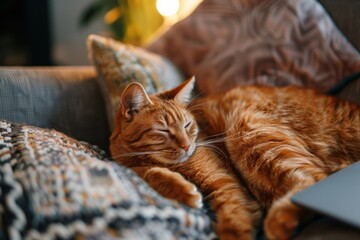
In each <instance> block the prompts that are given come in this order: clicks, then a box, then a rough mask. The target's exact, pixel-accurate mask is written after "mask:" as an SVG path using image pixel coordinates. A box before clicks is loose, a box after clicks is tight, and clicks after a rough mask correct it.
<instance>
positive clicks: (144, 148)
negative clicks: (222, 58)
mask: <svg viewBox="0 0 360 240" xmlns="http://www.w3.org/2000/svg"><path fill="white" fill-rule="evenodd" d="M194 82H195V79H194V78H192V79H190V80H188V81H186V82H184V83H183V84H181V85H179V86H178V87H176V88H174V89H172V90H169V91H166V92H163V93H160V94H157V95H154V96H149V95H147V93H146V92H145V90H144V88H143V87H142V86H141V85H140V84H138V83H132V84H130V85H129V86H127V88H126V89H125V90H124V92H123V95H122V98H121V104H120V109H119V111H118V113H117V116H116V119H115V127H114V131H113V134H112V136H111V138H110V150H111V155H112V157H113V158H114V159H115V160H119V161H122V159H128V158H129V157H131V158H138V159H139V158H141V159H148V160H151V161H152V162H154V161H155V162H159V163H162V164H165V165H169V164H176V163H181V162H184V161H186V160H188V159H189V157H190V156H191V155H192V154H193V152H194V150H195V146H196V145H195V140H196V137H197V133H198V127H197V125H196V122H195V119H194V117H193V116H192V114H191V113H190V112H189V111H187V110H186V104H187V103H188V101H189V100H190V95H191V91H192V89H193V87H194Z"/></svg>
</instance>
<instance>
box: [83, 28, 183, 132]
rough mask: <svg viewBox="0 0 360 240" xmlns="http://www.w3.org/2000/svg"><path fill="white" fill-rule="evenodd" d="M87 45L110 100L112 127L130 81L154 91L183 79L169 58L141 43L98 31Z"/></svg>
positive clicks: (102, 85)
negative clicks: (117, 38) (109, 36)
mask: <svg viewBox="0 0 360 240" xmlns="http://www.w3.org/2000/svg"><path fill="white" fill-rule="evenodd" d="M87 45H88V51H89V57H90V59H91V61H92V62H93V64H94V65H95V67H96V71H97V74H98V80H99V82H100V86H101V88H102V91H103V94H104V97H105V101H106V103H107V111H108V118H109V123H110V127H111V129H112V128H113V122H114V120H113V119H114V116H115V113H116V111H117V110H118V106H119V102H120V98H121V93H122V91H123V90H124V88H125V87H126V86H127V85H128V84H129V83H131V82H134V81H136V82H139V83H141V84H142V85H143V86H144V88H145V90H146V91H147V92H148V93H149V94H153V93H156V92H158V91H162V90H165V89H169V88H172V87H175V86H177V85H178V84H180V83H181V82H182V81H183V80H184V79H183V76H182V75H181V74H180V72H179V71H178V70H177V68H176V67H175V66H174V65H173V64H172V63H171V62H170V61H169V60H167V59H165V58H164V57H162V56H159V55H157V54H154V53H150V52H148V51H146V50H144V49H142V48H140V47H134V46H132V45H128V44H123V43H121V42H118V41H115V40H113V39H110V38H105V37H101V36H96V35H90V36H89V37H88V40H87Z"/></svg>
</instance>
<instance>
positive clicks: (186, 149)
mask: <svg viewBox="0 0 360 240" xmlns="http://www.w3.org/2000/svg"><path fill="white" fill-rule="evenodd" d="M180 147H181V148H182V149H184V150H185V151H186V152H187V151H188V150H189V148H190V144H182V145H180Z"/></svg>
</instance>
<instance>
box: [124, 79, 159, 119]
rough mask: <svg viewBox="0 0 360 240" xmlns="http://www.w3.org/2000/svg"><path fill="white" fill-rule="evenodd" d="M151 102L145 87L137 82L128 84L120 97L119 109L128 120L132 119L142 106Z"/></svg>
mask: <svg viewBox="0 0 360 240" xmlns="http://www.w3.org/2000/svg"><path fill="white" fill-rule="evenodd" d="M151 104H153V103H152V101H151V100H150V98H149V96H148V95H147V93H146V91H145V89H144V88H143V86H141V84H139V83H136V82H134V83H131V84H129V85H128V86H127V87H126V88H125V90H124V92H123V94H122V97H121V109H122V111H123V114H124V116H125V117H126V118H127V119H128V120H132V119H133V117H134V115H135V114H137V113H138V112H139V111H140V110H141V109H142V108H143V107H145V106H147V105H151Z"/></svg>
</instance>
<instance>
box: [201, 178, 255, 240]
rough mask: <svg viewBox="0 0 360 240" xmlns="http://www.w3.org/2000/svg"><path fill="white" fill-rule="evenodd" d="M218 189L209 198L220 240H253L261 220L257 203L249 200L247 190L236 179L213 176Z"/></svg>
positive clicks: (213, 184) (213, 182)
mask: <svg viewBox="0 0 360 240" xmlns="http://www.w3.org/2000/svg"><path fill="white" fill-rule="evenodd" d="M212 180H213V181H212V183H210V184H211V185H212V186H213V187H215V188H216V190H215V191H213V192H212V193H211V194H210V195H209V196H207V198H208V199H209V201H210V204H211V207H212V208H213V209H214V211H215V212H216V216H217V220H216V223H215V230H216V233H217V234H218V236H219V238H220V239H225V240H251V239H253V234H254V228H255V226H256V225H257V224H258V223H259V220H260V218H261V209H260V207H259V205H258V204H257V202H255V201H253V200H252V199H250V198H249V196H248V194H247V193H246V190H245V189H244V188H243V187H241V186H240V185H239V184H238V182H237V181H235V179H234V178H231V177H227V176H224V175H222V176H221V175H219V176H216V175H214V176H213V179H212Z"/></svg>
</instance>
